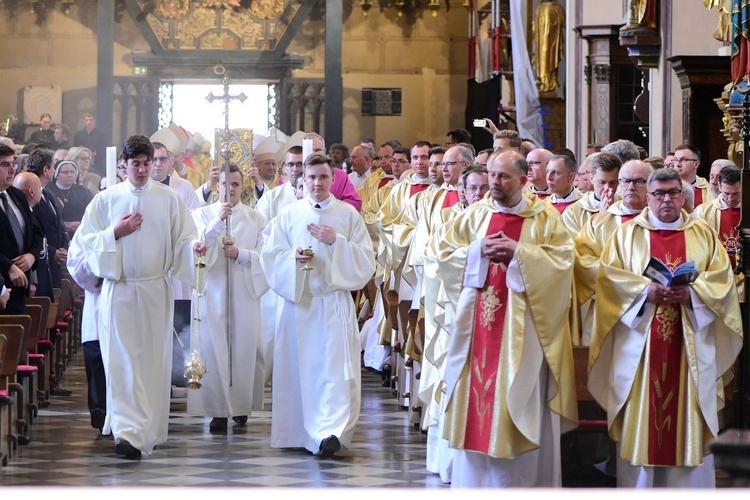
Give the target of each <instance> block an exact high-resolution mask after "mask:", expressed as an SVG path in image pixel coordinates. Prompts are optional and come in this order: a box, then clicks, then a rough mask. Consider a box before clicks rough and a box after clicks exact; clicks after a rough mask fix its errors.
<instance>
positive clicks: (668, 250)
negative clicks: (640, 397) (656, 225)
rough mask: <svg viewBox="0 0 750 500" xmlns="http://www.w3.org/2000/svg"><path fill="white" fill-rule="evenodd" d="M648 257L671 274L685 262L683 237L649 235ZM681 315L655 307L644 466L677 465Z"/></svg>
mask: <svg viewBox="0 0 750 500" xmlns="http://www.w3.org/2000/svg"><path fill="white" fill-rule="evenodd" d="M650 233H651V234H650V238H651V256H652V257H656V258H658V259H659V260H661V261H662V262H663V263H665V264H666V265H667V267H669V269H670V270H671V271H674V270H675V269H676V268H677V267H678V266H680V265H681V264H684V263H685V262H686V261H687V257H686V251H685V233H684V232H682V231H664V230H659V231H651V232H650ZM682 343H683V339H682V313H681V310H680V305H679V304H659V305H657V306H656V314H655V315H654V319H653V321H652V323H651V335H650V336H649V344H648V346H647V349H649V356H650V360H649V366H648V375H649V381H648V382H649V383H648V387H649V416H648V464H649V465H664V466H676V465H677V440H678V436H677V433H678V430H679V428H680V427H682V426H681V425H680V423H679V422H678V418H679V417H680V415H679V411H678V409H679V399H680V397H679V396H680V372H681V370H680V364H681V362H682V358H683V354H682Z"/></svg>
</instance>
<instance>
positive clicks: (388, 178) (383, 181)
mask: <svg viewBox="0 0 750 500" xmlns="http://www.w3.org/2000/svg"><path fill="white" fill-rule="evenodd" d="M390 180H393V178H392V177H383V178H381V179H380V182H378V189H380V188H382V187H383V186H385V185H386V184H388V181H390Z"/></svg>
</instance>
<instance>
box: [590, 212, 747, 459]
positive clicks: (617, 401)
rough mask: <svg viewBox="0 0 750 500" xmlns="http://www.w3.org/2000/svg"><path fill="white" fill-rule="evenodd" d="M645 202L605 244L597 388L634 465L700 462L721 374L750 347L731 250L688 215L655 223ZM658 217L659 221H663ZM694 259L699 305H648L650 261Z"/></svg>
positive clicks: (712, 428) (593, 359) (596, 337)
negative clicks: (745, 338)
mask: <svg viewBox="0 0 750 500" xmlns="http://www.w3.org/2000/svg"><path fill="white" fill-rule="evenodd" d="M652 217H653V216H652V215H650V209H649V208H646V209H645V210H644V211H643V212H642V213H641V214H639V215H638V216H637V217H635V218H634V219H633V220H632V221H631V222H628V223H626V224H622V225H621V226H620V227H619V228H618V229H617V230H616V231H615V233H614V234H613V236H612V237H611V239H610V240H609V242H608V243H607V245H606V246H605V247H604V249H603V252H602V255H601V260H600V265H599V272H598V275H597V279H596V297H597V299H596V312H595V316H594V330H593V336H592V340H591V347H590V349H589V379H588V380H589V382H588V388H589V391H590V392H591V394H592V395H593V396H594V398H595V399H596V401H597V402H598V403H599V404H600V405H601V406H602V407H603V408H604V409H605V410H606V411H607V419H608V422H609V435H610V437H611V438H612V439H613V440H614V441H616V442H618V443H620V447H619V448H620V451H619V454H620V457H621V458H622V459H624V460H627V461H628V462H629V463H630V464H632V465H633V466H677V467H694V466H699V465H701V464H702V463H703V457H704V456H705V455H707V454H708V453H709V450H708V442H709V441H711V440H712V439H714V438H715V437H716V436H717V434H718V432H719V422H718V411H719V410H720V409H721V408H722V407H723V401H722V399H723V386H722V385H720V384H719V382H720V381H721V379H722V376H723V375H724V374H725V373H726V372H727V371H728V370H730V368H731V367H732V365H733V363H734V361H735V359H736V357H737V354H738V353H739V350H740V347H741V345H742V322H741V318H740V310H739V300H738V297H737V290H736V287H735V285H734V276H733V275H732V267H731V265H730V263H729V257H728V256H727V252H726V251H725V250H724V247H723V246H722V245H721V241H719V238H718V237H717V235H716V233H715V231H714V230H713V229H711V228H710V227H709V226H708V225H707V224H706V223H705V222H704V221H702V220H699V219H692V218H690V216H689V215H688V214H687V213H686V212H684V211H683V212H682V213H681V216H680V219H678V221H677V223H675V224H671V225H665V224H661V225H660V227H665V228H666V229H659V228H657V227H656V226H655V225H654V224H656V222H652ZM654 220H655V218H654ZM652 256H654V257H658V258H659V259H661V260H662V261H663V262H664V263H665V264H667V265H668V266H670V267H671V268H672V269H674V268H675V267H676V266H678V265H680V264H683V263H684V262H686V261H694V263H695V267H696V268H697V269H699V270H700V275H699V276H698V278H697V279H696V281H695V282H694V283H692V284H690V285H688V286H689V287H690V293H691V300H692V302H691V305H690V306H689V307H686V306H685V305H682V304H677V305H664V304H658V305H657V304H654V303H652V302H646V301H645V298H646V293H647V289H648V287H649V285H650V284H651V280H649V279H648V278H646V277H645V276H643V271H644V270H645V269H646V267H647V265H648V262H649V260H650V258H651V257H652Z"/></svg>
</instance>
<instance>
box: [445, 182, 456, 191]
mask: <svg viewBox="0 0 750 500" xmlns="http://www.w3.org/2000/svg"><path fill="white" fill-rule="evenodd" d="M443 187H444V188H445V189H447V190H448V191H458V184H448V183H447V182H446V183H443Z"/></svg>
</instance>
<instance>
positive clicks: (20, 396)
mask: <svg viewBox="0 0 750 500" xmlns="http://www.w3.org/2000/svg"><path fill="white" fill-rule="evenodd" d="M31 324H32V320H31V316H29V315H26V314H11V315H0V325H20V326H21V328H23V338H22V339H21V346H20V351H19V353H18V356H17V357H16V360H15V364H14V365H13V373H12V375H7V379H6V385H5V386H4V387H3V386H2V384H0V389H8V391H9V392H10V393H11V394H12V395H13V397H14V398H15V399H16V419H15V425H16V430H17V431H18V434H24V433H25V432H26V431H27V424H26V422H27V421H28V420H29V419H30V417H29V415H28V413H29V412H30V411H29V404H30V403H31V400H30V399H29V394H28V392H26V390H25V389H26V388H25V387H24V384H23V378H22V377H21V376H19V374H18V372H19V368H21V367H25V366H28V365H26V354H25V353H26V344H27V342H28V340H27V339H28V338H29V336H31V334H32V331H31V330H32V328H31ZM21 369H22V370H24V368H21Z"/></svg>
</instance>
